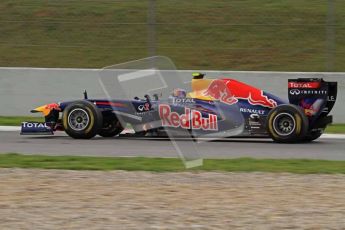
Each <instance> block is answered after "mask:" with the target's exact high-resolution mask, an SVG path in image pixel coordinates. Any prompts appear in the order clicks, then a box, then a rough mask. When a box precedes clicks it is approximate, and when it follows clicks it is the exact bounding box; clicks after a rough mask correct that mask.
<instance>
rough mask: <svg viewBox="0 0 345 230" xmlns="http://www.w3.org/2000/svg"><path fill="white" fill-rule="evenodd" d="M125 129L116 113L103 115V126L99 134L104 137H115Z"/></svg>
mask: <svg viewBox="0 0 345 230" xmlns="http://www.w3.org/2000/svg"><path fill="white" fill-rule="evenodd" d="M122 131H123V127H122V125H121V123H120V121H119V120H118V119H117V117H116V116H115V115H111V116H106V117H103V127H102V129H101V130H100V131H99V133H98V135H100V136H102V137H114V136H117V135H119V134H120V133H121V132H122Z"/></svg>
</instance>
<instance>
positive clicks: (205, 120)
mask: <svg viewBox="0 0 345 230" xmlns="http://www.w3.org/2000/svg"><path fill="white" fill-rule="evenodd" d="M159 117H160V119H161V120H162V126H164V127H175V128H179V127H180V128H183V129H202V130H218V123H217V116H216V115H214V114H208V117H202V114H201V113H200V112H199V111H197V110H193V109H192V110H191V109H189V108H185V113H184V114H181V115H180V114H178V113H176V112H172V111H171V108H170V106H169V105H165V104H161V105H159Z"/></svg>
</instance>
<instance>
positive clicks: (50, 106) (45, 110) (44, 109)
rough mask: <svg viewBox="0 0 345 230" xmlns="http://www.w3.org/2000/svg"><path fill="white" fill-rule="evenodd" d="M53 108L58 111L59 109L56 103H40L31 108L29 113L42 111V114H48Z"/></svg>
mask: <svg viewBox="0 0 345 230" xmlns="http://www.w3.org/2000/svg"><path fill="white" fill-rule="evenodd" d="M54 109H55V110H59V111H60V110H61V109H60V107H59V105H58V104H56V103H52V104H47V105H42V106H40V107H37V108H35V109H33V110H31V113H43V115H44V116H48V115H49V113H50V112H51V111H52V110H54Z"/></svg>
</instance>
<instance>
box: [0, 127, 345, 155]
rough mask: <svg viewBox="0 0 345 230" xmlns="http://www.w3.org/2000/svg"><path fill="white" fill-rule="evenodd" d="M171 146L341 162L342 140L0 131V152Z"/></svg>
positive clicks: (157, 151)
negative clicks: (77, 137) (85, 135)
mask: <svg viewBox="0 0 345 230" xmlns="http://www.w3.org/2000/svg"><path fill="white" fill-rule="evenodd" d="M174 144H175V145H177V146H179V149H181V150H182V153H181V152H180V154H183V155H184V157H186V158H188V159H195V158H199V157H200V158H238V157H253V158H276V159H286V158H303V159H326V160H345V140H344V139H336V138H334V139H332V138H320V139H318V140H317V141H315V142H312V143H305V144H277V143H274V142H272V140H270V139H267V138H256V139H253V138H247V139H240V138H227V139H221V140H213V141H201V142H200V143H195V142H192V141H191V140H189V139H185V138H182V139H178V140H176V141H175V143H173V142H171V141H170V140H169V139H167V138H133V137H130V138H129V137H115V138H102V137H98V136H97V137H95V138H93V139H91V140H75V139H72V138H70V137H68V136H66V135H65V134H64V133H63V132H60V133H58V134H56V135H54V136H21V135H20V134H19V132H14V131H12V132H0V153H9V152H11V153H23V154H44V155H80V156H114V157H115V156H117V157H118V156H121V157H123V156H125V157H134V156H145V157H179V153H178V151H176V149H175V147H174Z"/></svg>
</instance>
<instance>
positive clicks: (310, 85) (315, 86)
mask: <svg viewBox="0 0 345 230" xmlns="http://www.w3.org/2000/svg"><path fill="white" fill-rule="evenodd" d="M319 87H320V82H308V83H306V82H289V88H300V89H318V88H319Z"/></svg>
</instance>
